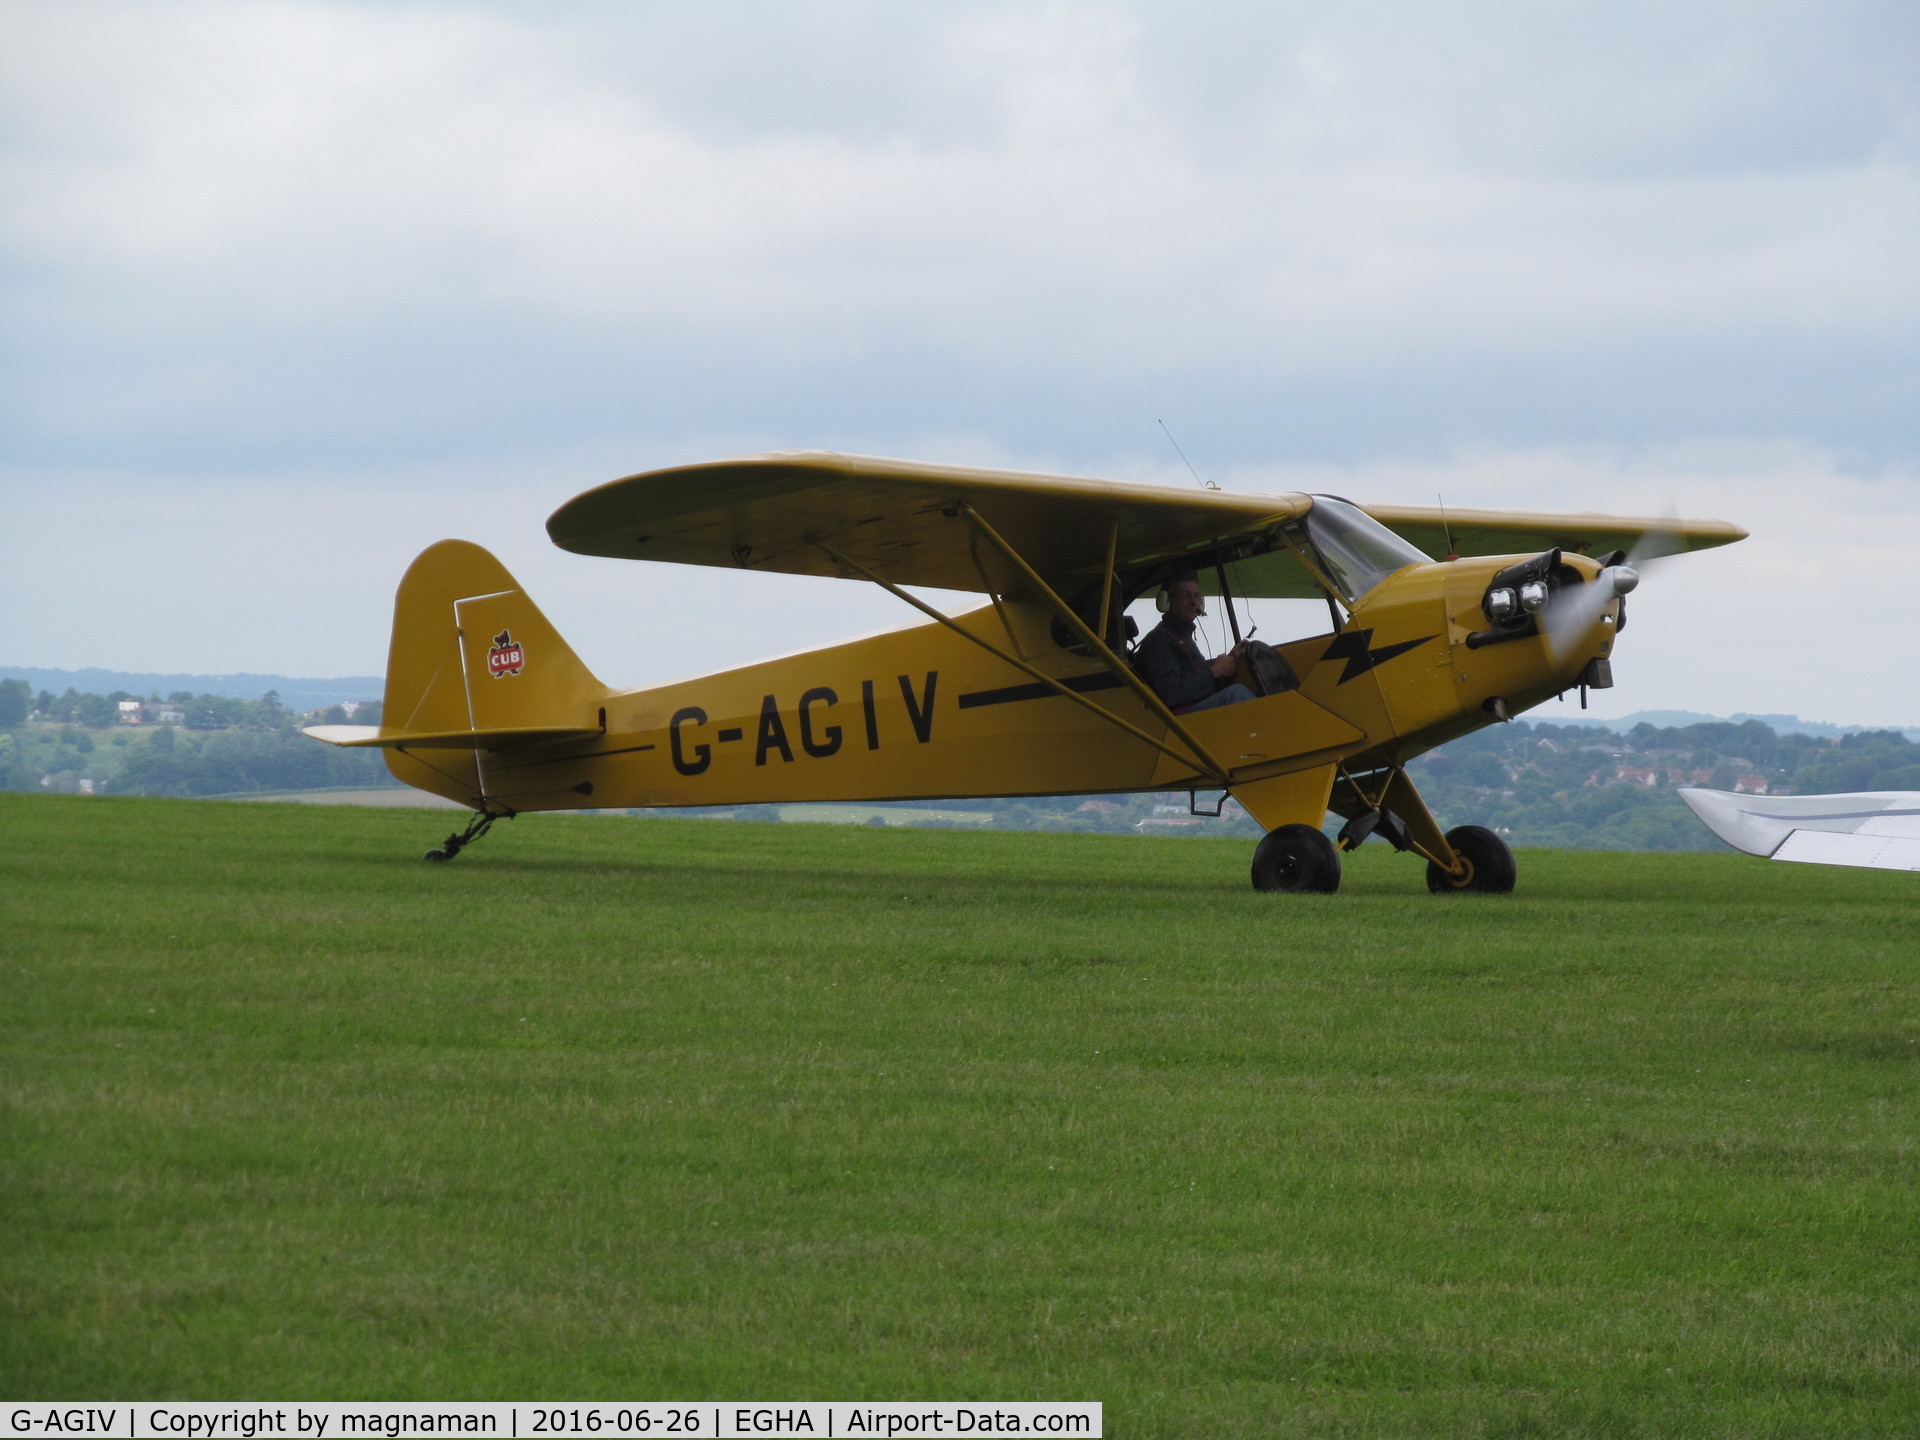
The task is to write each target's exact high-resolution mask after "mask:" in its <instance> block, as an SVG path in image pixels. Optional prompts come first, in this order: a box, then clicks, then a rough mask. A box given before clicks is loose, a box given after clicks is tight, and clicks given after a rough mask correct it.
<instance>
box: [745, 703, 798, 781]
mask: <svg viewBox="0 0 1920 1440" xmlns="http://www.w3.org/2000/svg"><path fill="white" fill-rule="evenodd" d="M769 750H778V751H779V752H780V758H781V759H782V760H786V761H789V762H790V761H791V760H792V759H793V747H792V746H790V745H788V744H787V726H786V722H785V721H783V720H782V719H781V718H780V706H779V704H778V703H777V702H775V700H774V698H773V696H771V695H769V696H767V697H766V698H765V699H763V700H762V701H761V702H760V733H759V734H758V735H756V736H755V737H754V742H753V763H754V764H756V765H764V764H766V763H767V752H768V751H769Z"/></svg>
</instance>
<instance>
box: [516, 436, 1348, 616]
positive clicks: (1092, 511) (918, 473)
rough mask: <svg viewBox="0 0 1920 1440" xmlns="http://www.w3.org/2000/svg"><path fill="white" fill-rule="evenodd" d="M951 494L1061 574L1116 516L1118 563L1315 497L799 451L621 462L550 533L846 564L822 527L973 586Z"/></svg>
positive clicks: (975, 567) (756, 562)
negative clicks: (698, 460) (618, 474)
mask: <svg viewBox="0 0 1920 1440" xmlns="http://www.w3.org/2000/svg"><path fill="white" fill-rule="evenodd" d="M959 501H965V502H967V503H968V504H969V505H971V506H972V507H973V508H974V510H975V511H976V513H978V514H979V516H980V517H981V518H982V519H983V520H985V521H986V522H987V523H988V524H989V525H991V526H992V527H993V528H994V529H995V530H996V531H997V532H998V533H999V534H1000V535H1001V536H1003V537H1004V538H1005V539H1006V540H1007V542H1008V543H1009V544H1010V545H1012V546H1013V548H1014V549H1015V550H1017V551H1018V552H1019V553H1020V554H1021V556H1022V557H1023V558H1025V559H1026V561H1027V562H1028V563H1029V564H1030V565H1032V566H1033V567H1034V569H1035V570H1037V571H1038V572H1039V573H1040V574H1041V575H1042V576H1044V577H1045V578H1046V579H1047V580H1048V581H1049V583H1054V584H1059V585H1063V586H1067V587H1069V588H1072V582H1073V581H1074V580H1075V579H1076V578H1079V579H1082V580H1084V579H1090V578H1093V577H1097V576H1098V575H1100V574H1101V573H1102V571H1103V570H1104V568H1105V566H1106V560H1107V542H1108V538H1109V535H1110V533H1111V528H1112V526H1113V525H1114V524H1115V523H1116V522H1117V523H1118V525H1119V527H1120V540H1119V547H1118V559H1119V563H1120V565H1121V567H1122V568H1128V567H1137V566H1140V565H1143V564H1147V563H1151V562H1154V561H1160V560H1165V559H1169V558H1172V557H1176V556H1180V555H1184V554H1186V553H1188V552H1189V551H1192V550H1196V549H1204V548H1206V547H1209V546H1212V545H1214V544H1217V543H1219V542H1220V541H1223V540H1230V539H1232V538H1234V537H1236V536H1243V535H1249V536H1250V535H1256V534H1261V533H1264V532H1266V531H1267V530H1270V529H1271V528H1273V527H1274V526H1275V525H1277V524H1280V523H1281V522H1283V521H1287V520H1292V519H1295V518H1297V517H1298V516H1300V515H1304V514H1305V513H1306V512H1307V511H1308V510H1309V509H1311V508H1312V504H1313V502H1312V501H1311V500H1310V499H1309V498H1308V497H1307V496H1305V495H1248V494H1244V493H1237V492H1233V491H1226V490H1201V489H1198V488H1195V489H1192V490H1186V489H1175V488H1173V487H1170V486H1164V485H1137V484H1131V483H1128V482H1125V481H1116V480H1088V479H1081V478H1077V477H1074V476H1067V475H1032V474H1025V473H1021V472H1018V471H1010V470H976V469H971V468H968V467H965V466H959V465H922V464H917V463H915V462H913V461H909V460H879V459H874V458H871V457H868V456H861V455H839V454H834V453H831V452H824V451H799V452H795V453H791V454H778V455H751V456H747V457H745V458H743V459H738V460H719V461H714V462H711V463H707V464H699V465H680V466H675V467H673V468H671V469H666V470H651V471H648V472H646V473H644V474H640V475H629V476H627V477H626V478H625V479H624V480H615V481H612V482H610V483H609V484H606V485H602V486H600V487H598V488H597V489H593V490H589V491H587V492H586V493H585V494H583V495H579V496H576V497H575V498H574V499H572V500H569V501H568V502H567V503H566V504H565V505H562V506H561V507H560V508H559V509H558V510H556V511H554V513H553V515H552V516H551V518H549V519H548V521H547V534H548V535H550V536H551V537H552V538H553V543H554V544H556V545H558V546H559V547H560V548H561V549H563V550H571V551H574V552H575V553H576V554H581V555H610V556H617V557H620V558H623V559H630V560H672V561H677V562H679V563H681V564H684V565H723V566H728V567H738V568H742V569H748V570H775V571H782V572H784V573H787V574H791V575H831V576H842V577H844V576H846V575H847V574H848V572H847V570H846V569H845V568H844V567H842V566H841V565H840V564H839V563H838V562H836V561H835V560H834V559H832V557H830V556H829V555H827V554H826V553H825V552H824V551H823V550H821V549H820V548H819V547H818V546H816V545H814V544H813V543H812V541H813V540H814V539H816V538H817V539H819V540H821V541H823V542H825V543H826V544H828V545H830V546H832V547H833V548H834V549H835V550H838V551H839V552H840V553H841V554H843V555H845V556H847V557H848V558H849V559H852V560H855V561H858V562H859V563H860V564H861V565H863V566H865V567H866V568H867V569H869V570H871V571H873V572H874V573H875V574H876V575H879V576H881V577H883V578H884V579H887V580H890V581H892V582H893V583H894V584H896V585H926V586H932V587H934V588H937V589H942V590H974V591H984V590H986V589H987V588H988V585H987V581H986V580H985V579H984V578H983V576H982V573H981V565H980V563H979V562H978V561H977V560H976V558H975V556H976V552H977V551H978V550H980V549H982V548H984V547H981V546H980V545H979V543H978V542H977V541H976V539H975V536H974V532H973V531H972V529H971V528H970V527H969V526H968V525H967V524H966V523H965V522H964V521H963V520H960V519H959V518H957V517H956V516H955V515H954V514H951V513H949V512H951V511H953V510H954V507H955V505H956V503H957V502H959ZM983 558H984V557H983ZM1292 568H1293V569H1295V570H1299V571H1300V577H1299V578H1300V581H1301V583H1302V585H1303V587H1304V586H1308V585H1310V584H1311V581H1309V580H1308V579H1307V576H1306V574H1305V571H1304V569H1302V568H1301V567H1300V566H1299V565H1298V564H1297V563H1295V564H1294V565H1293V567H1292ZM1003 583H1004V576H1001V577H1000V578H997V579H996V580H995V585H996V587H998V586H1000V585H1002V584H1003ZM1286 593H1293V592H1291V591H1288V592H1286ZM1299 593H1301V594H1317V593H1318V591H1316V590H1311V589H1307V588H1302V589H1301V590H1300V591H1299Z"/></svg>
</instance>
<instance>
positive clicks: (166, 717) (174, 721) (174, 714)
mask: <svg viewBox="0 0 1920 1440" xmlns="http://www.w3.org/2000/svg"><path fill="white" fill-rule="evenodd" d="M153 718H154V720H155V722H156V723H158V724H161V725H184V724H186V723H187V713H186V711H184V710H162V711H161V712H160V713H159V714H158V715H156V716H154V717H153Z"/></svg>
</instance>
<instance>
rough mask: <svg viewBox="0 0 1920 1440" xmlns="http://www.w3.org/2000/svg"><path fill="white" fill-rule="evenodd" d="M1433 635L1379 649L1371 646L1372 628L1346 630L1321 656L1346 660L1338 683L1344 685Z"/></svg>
mask: <svg viewBox="0 0 1920 1440" xmlns="http://www.w3.org/2000/svg"><path fill="white" fill-rule="evenodd" d="M1433 638H1434V637H1433V636H1431V635H1422V636H1421V637H1420V638H1419V639H1418V640H1402V641H1400V642H1399V643H1398V644H1397V645H1382V646H1381V647H1380V648H1379V649H1378V650H1374V649H1371V648H1369V645H1368V642H1369V641H1371V640H1372V639H1373V631H1371V630H1346V631H1342V632H1341V633H1340V634H1338V635H1336V636H1334V637H1333V643H1332V644H1331V645H1329V646H1327V648H1326V650H1325V651H1324V652H1323V653H1322V654H1321V656H1320V658H1321V659H1322V660H1323V661H1324V660H1344V661H1346V662H1347V668H1346V669H1344V670H1342V671H1341V672H1340V679H1339V681H1338V682H1337V683H1339V684H1341V685H1344V684H1346V683H1347V682H1348V681H1349V680H1351V679H1353V678H1354V677H1355V676H1356V675H1364V674H1366V673H1367V672H1368V671H1369V670H1371V669H1373V667H1374V666H1376V665H1381V664H1384V663H1386V662H1387V661H1389V660H1391V659H1393V657H1394V656H1396V655H1404V654H1406V653H1407V651H1409V650H1412V649H1415V648H1417V647H1418V646H1421V645H1424V644H1426V643H1427V641H1429V640H1431V639H1433Z"/></svg>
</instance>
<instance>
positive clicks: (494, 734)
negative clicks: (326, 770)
mask: <svg viewBox="0 0 1920 1440" xmlns="http://www.w3.org/2000/svg"><path fill="white" fill-rule="evenodd" d="M300 733H301V734H303V735H311V736H312V737H313V738H314V739H316V740H324V741H326V742H327V744H329V745H340V746H344V747H346V748H348V749H360V748H363V747H367V746H378V747H380V748H382V749H386V750H400V749H406V750H507V749H511V748H512V747H513V746H516V745H539V744H541V743H543V742H547V741H553V740H585V739H587V738H588V737H590V736H594V735H599V734H601V733H602V731H601V730H600V727H599V726H597V725H586V726H554V725H545V726H524V727H521V728H517V729H504V730H425V731H419V732H415V733H411V734H410V733H408V732H406V731H403V730H382V729H381V728H380V727H379V726H378V725H310V726H308V727H307V728H306V729H304V730H302V731H301V732H300Z"/></svg>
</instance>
